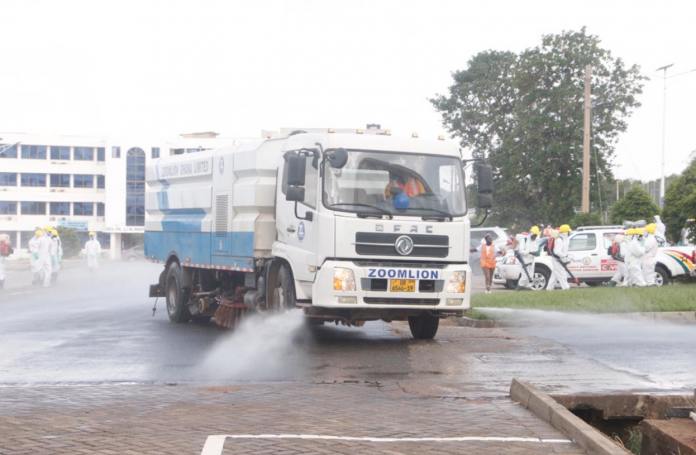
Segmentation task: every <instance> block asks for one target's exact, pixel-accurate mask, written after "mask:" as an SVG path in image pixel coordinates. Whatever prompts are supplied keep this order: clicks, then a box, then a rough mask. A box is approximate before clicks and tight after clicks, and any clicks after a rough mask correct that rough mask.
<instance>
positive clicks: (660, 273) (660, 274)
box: [655, 264, 669, 286]
mask: <svg viewBox="0 0 696 455" xmlns="http://www.w3.org/2000/svg"><path fill="white" fill-rule="evenodd" d="M668 283H669V273H667V270H665V268H664V267H663V266H661V265H659V264H658V265H657V266H656V267H655V286H665V285H666V284H668Z"/></svg>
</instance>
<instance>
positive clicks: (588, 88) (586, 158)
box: [582, 65, 592, 213]
mask: <svg viewBox="0 0 696 455" xmlns="http://www.w3.org/2000/svg"><path fill="white" fill-rule="evenodd" d="M591 95H592V65H587V66H585V130H584V136H583V141H582V152H583V158H582V212H583V213H589V212H590V116H591V115H592V100H591V99H590V96H591Z"/></svg>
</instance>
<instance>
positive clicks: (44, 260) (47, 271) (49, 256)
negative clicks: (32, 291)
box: [37, 232, 53, 288]
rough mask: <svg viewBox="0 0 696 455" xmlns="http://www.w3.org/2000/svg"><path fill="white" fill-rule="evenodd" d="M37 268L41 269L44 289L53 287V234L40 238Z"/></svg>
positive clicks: (48, 233)
mask: <svg viewBox="0 0 696 455" xmlns="http://www.w3.org/2000/svg"><path fill="white" fill-rule="evenodd" d="M37 267H39V268H40V269H41V273H42V276H43V287H45V288H47V287H49V286H50V285H51V273H52V272H53V239H52V238H51V233H50V232H46V233H44V235H42V236H41V237H40V238H39V258H38V264H37Z"/></svg>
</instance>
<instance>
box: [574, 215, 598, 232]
mask: <svg viewBox="0 0 696 455" xmlns="http://www.w3.org/2000/svg"><path fill="white" fill-rule="evenodd" d="M603 224H604V223H603V222H602V217H601V216H600V215H599V213H578V214H577V215H575V216H574V217H573V219H572V220H570V227H571V228H573V229H575V228H578V227H580V226H601V225H603Z"/></svg>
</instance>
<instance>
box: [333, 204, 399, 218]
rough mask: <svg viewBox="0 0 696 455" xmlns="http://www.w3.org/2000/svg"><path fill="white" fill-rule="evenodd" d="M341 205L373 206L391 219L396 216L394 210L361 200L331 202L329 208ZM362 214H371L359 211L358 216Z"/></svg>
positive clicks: (372, 207)
mask: <svg viewBox="0 0 696 455" xmlns="http://www.w3.org/2000/svg"><path fill="white" fill-rule="evenodd" d="M339 205H354V206H356V207H369V208H371V209H375V210H377V211H378V212H380V213H383V214H385V215H387V216H388V217H389V219H390V220H391V219H393V218H394V214H393V213H392V212H390V211H389V210H386V209H383V208H380V207H376V206H374V205H370V204H363V203H361V202H338V203H336V204H331V205H330V206H329V208H331V207H338V206H339ZM360 215H363V216H365V215H368V216H369V215H370V214H369V213H358V216H360Z"/></svg>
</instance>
